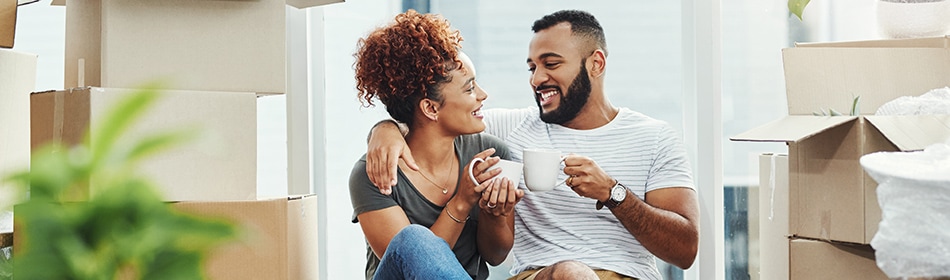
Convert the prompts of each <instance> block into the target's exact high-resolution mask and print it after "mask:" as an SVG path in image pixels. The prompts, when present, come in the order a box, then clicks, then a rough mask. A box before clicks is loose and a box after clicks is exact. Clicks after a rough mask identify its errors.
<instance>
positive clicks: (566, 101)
mask: <svg viewBox="0 0 950 280" xmlns="http://www.w3.org/2000/svg"><path fill="white" fill-rule="evenodd" d="M578 47H579V46H578V45H577V44H576V42H575V40H574V38H573V36H572V34H571V26H570V24H569V23H560V24H557V25H554V26H552V27H550V28H548V29H544V30H541V31H538V32H537V33H535V35H534V38H533V39H532V40H531V44H530V45H529V49H528V60H527V63H528V69H529V70H530V71H531V81H530V82H531V87H532V90H533V91H534V98H535V101H536V102H537V104H538V108H539V109H540V110H541V120H542V121H544V122H547V123H555V124H564V123H566V122H570V121H571V120H573V119H574V118H575V117H577V115H578V114H579V113H580V111H581V109H582V108H583V107H584V105H585V104H587V99H588V97H589V96H590V93H591V85H590V77H589V76H588V73H587V69H586V62H587V60H586V58H584V57H581V55H580V52H579V50H578Z"/></svg>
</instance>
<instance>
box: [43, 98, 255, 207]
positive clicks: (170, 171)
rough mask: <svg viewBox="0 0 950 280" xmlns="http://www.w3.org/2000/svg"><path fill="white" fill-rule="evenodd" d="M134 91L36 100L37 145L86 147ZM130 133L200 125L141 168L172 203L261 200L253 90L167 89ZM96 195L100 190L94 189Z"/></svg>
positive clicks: (142, 164)
mask: <svg viewBox="0 0 950 280" xmlns="http://www.w3.org/2000/svg"><path fill="white" fill-rule="evenodd" d="M131 91H132V90H128V89H105V88H76V89H71V90H63V91H55V92H53V91H49V92H39V93H34V94H32V95H31V96H30V104H31V105H30V106H31V111H32V112H31V115H30V116H31V120H32V131H31V138H32V140H31V146H32V147H33V149H36V148H38V147H39V146H40V145H42V144H44V143H46V142H49V141H62V142H64V143H66V144H67V145H75V144H78V143H81V142H82V139H83V136H84V134H85V133H86V131H87V130H88V129H90V128H92V129H96V126H97V125H99V123H98V122H97V120H99V119H100V118H101V117H102V116H103V115H104V114H105V113H106V112H107V110H108V109H110V108H111V107H112V104H114V103H115V102H116V101H117V100H119V99H121V98H122V97H123V96H125V95H126V94H128V93H129V92H131ZM160 93H161V98H160V99H159V100H158V101H157V102H155V104H154V105H153V106H152V107H150V108H149V111H148V112H147V113H145V114H143V116H142V117H141V118H140V119H139V120H138V121H137V122H136V123H135V124H133V126H132V128H130V129H129V131H128V132H127V134H126V135H128V136H129V137H134V136H136V135H148V134H150V133H154V132H163V131H169V130H173V129H183V128H194V129H196V130H198V132H199V137H198V139H195V140H193V141H190V142H187V143H185V144H184V145H182V146H179V147H174V148H172V149H170V150H167V151H163V152H162V153H159V154H157V155H154V156H152V157H150V158H148V159H146V160H145V161H144V162H142V163H141V165H140V166H141V169H140V171H141V172H142V173H143V175H144V176H147V177H148V178H149V179H151V180H152V181H153V182H154V183H155V184H156V186H157V187H158V189H159V190H160V191H161V192H162V194H163V195H164V197H165V199H167V200H169V201H180V200H211V201H216V200H249V199H255V198H256V197H257V188H256V184H257V163H256V160H257V136H256V135H257V116H256V113H257V100H256V95H255V94H254V93H250V92H209V91H173V90H163V91H161V92H160ZM89 191H92V192H94V191H95V186H92V190H89Z"/></svg>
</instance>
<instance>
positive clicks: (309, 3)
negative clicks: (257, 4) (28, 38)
mask: <svg viewBox="0 0 950 280" xmlns="http://www.w3.org/2000/svg"><path fill="white" fill-rule="evenodd" d="M343 1H344V0H287V5H290V6H292V7H294V8H298V9H303V8H311V7H316V6H323V5H327V4H333V3H343ZM50 5H53V6H63V5H66V0H53V1H52V2H50Z"/></svg>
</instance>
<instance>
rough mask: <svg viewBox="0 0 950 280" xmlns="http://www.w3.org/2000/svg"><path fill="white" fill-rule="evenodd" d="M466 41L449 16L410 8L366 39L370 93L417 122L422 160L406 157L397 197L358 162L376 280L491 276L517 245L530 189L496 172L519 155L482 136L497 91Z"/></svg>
mask: <svg viewBox="0 0 950 280" xmlns="http://www.w3.org/2000/svg"><path fill="white" fill-rule="evenodd" d="M461 41H462V37H461V36H460V35H459V32H458V31H457V30H454V29H452V28H451V26H450V25H449V23H448V21H447V20H445V19H443V18H440V17H438V16H436V15H431V14H427V15H422V14H419V13H417V12H415V11H413V10H409V11H408V12H406V13H403V14H400V15H397V16H396V18H395V21H394V22H393V23H391V24H389V25H387V26H384V27H380V28H377V29H375V30H374V31H373V32H371V33H370V34H369V35H368V36H367V37H366V38H363V39H360V41H359V43H358V47H359V50H358V51H357V53H356V54H355V57H356V64H355V68H356V80H357V85H356V87H357V89H358V91H359V98H360V101H361V102H362V103H364V105H366V106H372V105H373V100H374V99H377V100H379V101H381V102H382V103H383V104H385V105H386V110H387V111H388V112H389V114H390V116H392V118H393V119H395V120H397V121H399V122H401V123H404V124H406V125H407V126H408V127H409V128H410V131H411V133H409V134H408V135H406V142H407V143H408V145H409V147H410V148H411V151H412V157H413V158H414V159H415V161H416V163H417V165H418V169H417V170H416V169H411V168H409V167H408V166H407V165H406V164H405V162H400V164H399V171H398V181H397V183H396V186H395V187H393V188H392V192H391V194H389V195H387V194H383V193H381V192H380V191H379V188H377V187H376V186H375V185H373V183H372V182H370V180H369V178H368V176H367V175H366V158H365V156H364V157H363V158H362V159H360V160H359V161H358V162H357V163H356V165H355V166H354V167H353V170H352V173H351V174H350V199H351V202H352V204H353V210H354V211H353V215H354V217H353V222H354V223H356V222H358V223H359V224H360V226H361V227H362V229H363V233H364V235H365V236H366V241H367V244H368V248H367V264H366V278H367V279H372V278H375V279H404V278H419V279H486V278H487V277H488V266H487V264H491V265H497V264H499V263H501V262H502V261H504V259H505V257H506V256H507V254H508V251H509V250H511V246H512V243H513V240H514V213H513V211H514V204H515V203H517V202H518V201H519V200H520V199H521V197H523V196H524V192H523V191H521V190H518V189H517V187H516V185H515V182H511V181H509V180H508V179H504V178H499V179H490V178H492V177H494V176H495V175H497V174H498V173H500V170H497V169H494V170H491V171H486V170H487V169H488V168H489V167H491V165H494V164H495V163H497V162H498V160H499V158H508V157H509V156H508V154H509V153H508V149H507V147H505V145H504V144H503V143H502V142H501V141H500V140H498V139H497V138H494V137H492V136H489V135H483V134H477V133H479V132H482V131H483V130H484V129H485V124H484V123H483V122H482V116H481V114H480V109H481V107H482V102H483V101H484V100H485V99H486V98H487V94H486V93H485V92H484V91H483V90H482V89H481V88H480V87H479V86H478V84H477V83H476V82H475V68H474V67H473V65H472V62H471V60H470V59H469V58H468V56H466V55H465V54H464V53H463V52H461V51H460V48H461V44H460V43H461ZM492 155H495V156H492ZM476 158H480V159H487V160H485V162H479V163H478V164H475V165H474V166H473V168H471V170H472V171H471V172H472V173H473V174H475V175H476V176H475V179H476V181H478V182H473V181H472V180H471V179H468V178H469V173H468V172H469V169H470V168H469V165H470V164H471V163H472V162H474V159H476ZM397 234H398V235H397ZM450 248H451V249H450ZM486 262H487V264H486Z"/></svg>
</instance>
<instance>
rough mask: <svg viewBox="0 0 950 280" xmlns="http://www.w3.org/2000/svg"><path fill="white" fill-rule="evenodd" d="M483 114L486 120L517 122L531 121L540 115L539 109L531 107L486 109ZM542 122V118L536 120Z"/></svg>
mask: <svg viewBox="0 0 950 280" xmlns="http://www.w3.org/2000/svg"><path fill="white" fill-rule="evenodd" d="M482 114H484V115H485V118H490V119H494V120H506V121H516V120H524V119H530V118H531V117H535V116H537V115H538V109H537V108H533V110H532V108H531V107H524V108H491V109H485V110H484V111H483V112H482ZM535 119H538V120H539V121H540V119H541V118H540V117H538V118H535Z"/></svg>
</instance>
